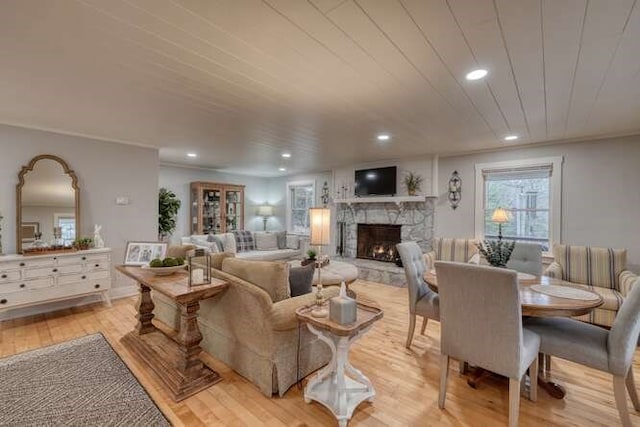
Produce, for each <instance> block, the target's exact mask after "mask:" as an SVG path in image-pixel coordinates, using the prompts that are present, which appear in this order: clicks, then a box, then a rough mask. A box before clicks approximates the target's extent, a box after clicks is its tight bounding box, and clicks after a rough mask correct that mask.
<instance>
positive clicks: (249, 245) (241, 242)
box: [233, 230, 255, 252]
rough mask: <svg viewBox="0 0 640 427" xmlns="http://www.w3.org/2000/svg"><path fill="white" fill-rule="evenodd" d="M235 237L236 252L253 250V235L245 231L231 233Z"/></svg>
mask: <svg viewBox="0 0 640 427" xmlns="http://www.w3.org/2000/svg"><path fill="white" fill-rule="evenodd" d="M233 235H234V236H235V237H236V251H237V252H247V251H252V250H254V249H255V244H254V242H253V233H251V232H250V231H246V230H236V231H234V232H233Z"/></svg>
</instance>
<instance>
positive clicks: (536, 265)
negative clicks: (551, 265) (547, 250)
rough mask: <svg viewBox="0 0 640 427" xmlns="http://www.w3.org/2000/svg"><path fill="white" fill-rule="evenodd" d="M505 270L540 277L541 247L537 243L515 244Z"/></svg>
mask: <svg viewBox="0 0 640 427" xmlns="http://www.w3.org/2000/svg"><path fill="white" fill-rule="evenodd" d="M507 268H510V269H512V270H516V271H520V272H522V273H529V274H533V275H534V276H541V275H542V246H540V245H539V244H538V243H526V242H516V244H515V246H514V247H513V252H512V253H511V257H510V258H509V261H508V262H507Z"/></svg>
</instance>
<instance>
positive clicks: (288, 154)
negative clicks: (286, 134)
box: [282, 153, 291, 159]
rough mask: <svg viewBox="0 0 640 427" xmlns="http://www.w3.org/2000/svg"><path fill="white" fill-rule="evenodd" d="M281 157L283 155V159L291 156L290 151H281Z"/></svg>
mask: <svg viewBox="0 0 640 427" xmlns="http://www.w3.org/2000/svg"><path fill="white" fill-rule="evenodd" d="M282 157H284V158H285V159H288V158H290V157H291V153H282Z"/></svg>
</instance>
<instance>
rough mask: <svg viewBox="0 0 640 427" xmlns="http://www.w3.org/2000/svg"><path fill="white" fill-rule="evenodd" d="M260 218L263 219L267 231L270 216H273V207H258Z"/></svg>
mask: <svg viewBox="0 0 640 427" xmlns="http://www.w3.org/2000/svg"><path fill="white" fill-rule="evenodd" d="M258 216H261V217H262V221H263V223H264V231H267V221H268V220H269V217H270V216H273V206H269V205H263V206H260V207H258Z"/></svg>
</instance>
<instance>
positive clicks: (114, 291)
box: [0, 285, 138, 321]
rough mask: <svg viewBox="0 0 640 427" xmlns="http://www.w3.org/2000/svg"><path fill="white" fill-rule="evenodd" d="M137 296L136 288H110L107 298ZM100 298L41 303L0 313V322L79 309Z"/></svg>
mask: <svg viewBox="0 0 640 427" xmlns="http://www.w3.org/2000/svg"><path fill="white" fill-rule="evenodd" d="M137 294H138V289H137V287H136V286H132V285H128V286H119V287H117V288H111V289H110V290H109V296H110V297H111V299H112V300H114V299H120V298H127V297H131V296H134V295H137ZM101 301H102V298H101V296H100V294H92V295H86V296H83V297H78V298H69V299H66V300H63V301H55V302H50V303H42V304H38V305H32V306H29V307H21V308H14V309H8V310H6V311H4V312H2V313H0V321H4V320H11V319H18V318H21V317H28V316H36V315H38V314H43V313H49V312H52V311H58V310H64V309H67V308H71V307H80V306H83V305H87V304H94V303H97V302H101Z"/></svg>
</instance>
